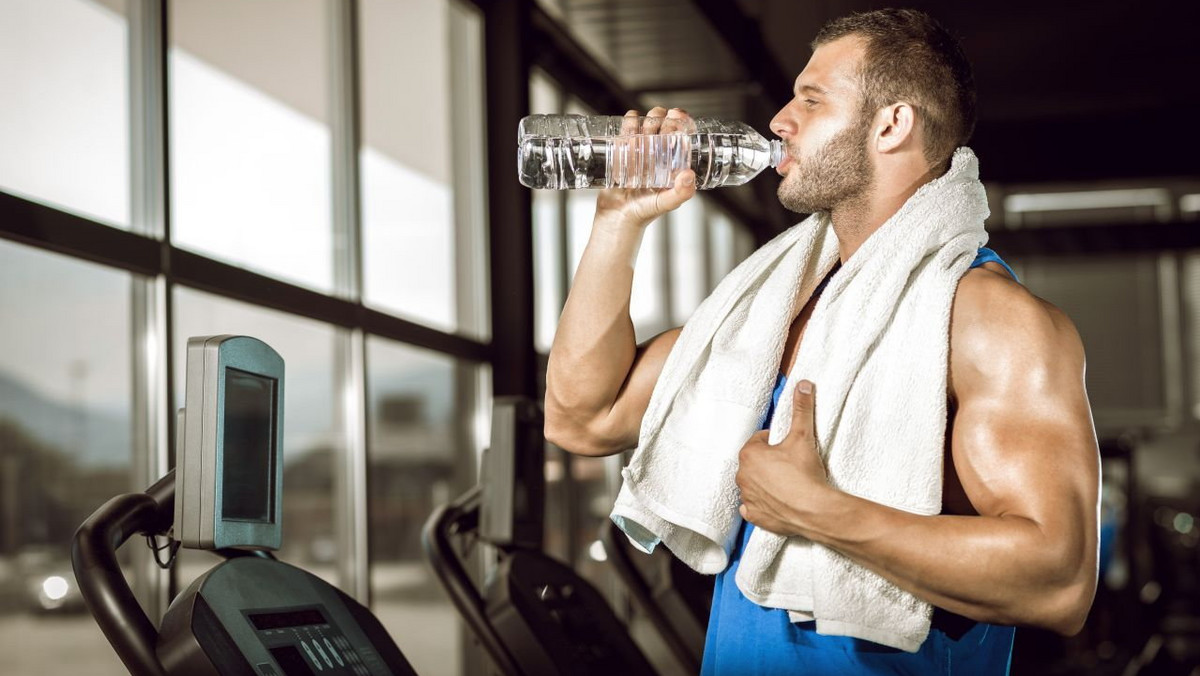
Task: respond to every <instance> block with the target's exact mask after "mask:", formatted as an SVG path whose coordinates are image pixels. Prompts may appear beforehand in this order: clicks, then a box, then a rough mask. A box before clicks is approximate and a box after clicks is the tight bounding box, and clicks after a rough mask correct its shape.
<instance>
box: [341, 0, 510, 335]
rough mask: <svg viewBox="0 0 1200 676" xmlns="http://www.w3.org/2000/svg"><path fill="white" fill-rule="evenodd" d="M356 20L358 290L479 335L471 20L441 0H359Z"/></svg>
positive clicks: (484, 329) (475, 65)
mask: <svg viewBox="0 0 1200 676" xmlns="http://www.w3.org/2000/svg"><path fill="white" fill-rule="evenodd" d="M358 25H359V27H360V35H359V61H360V64H361V73H362V76H361V83H362V84H361V96H362V145H361V147H360V149H359V154H358V155H359V167H360V171H361V174H362V190H361V195H362V199H361V204H362V225H363V228H362V237H363V293H364V298H365V300H366V302H367V303H369V304H371V305H374V306H378V307H380V308H384V309H386V310H389V311H392V312H395V313H397V314H400V315H402V316H405V317H409V318H412V319H413V320H415V321H418V322H421V323H422V324H427V325H429V326H433V327H436V328H438V329H441V330H443V331H447V332H452V333H453V332H462V333H465V334H467V335H471V336H474V337H480V338H483V337H486V336H487V333H488V326H487V323H486V322H485V321H481V319H482V317H484V316H485V315H486V312H485V311H482V308H476V307H473V305H474V304H476V303H478V300H477V299H479V298H481V297H482V296H483V293H482V292H483V291H484V287H483V285H481V284H479V281H480V280H482V279H486V266H485V265H484V257H483V256H482V255H477V254H479V253H480V252H481V251H482V250H481V249H478V248H477V243H478V239H479V238H478V237H475V238H473V239H472V238H471V237H469V236H468V237H464V235H467V234H468V233H480V232H482V219H483V216H482V214H483V210H482V204H483V201H484V198H485V192H484V190H483V184H482V176H483V173H482V172H483V168H484V166H485V162H484V160H485V152H484V143H483V117H482V111H483V104H482V95H483V86H482V76H481V69H482V57H481V49H482V22H481V20H480V18H479V16H478V13H477V12H475V11H474V10H471V9H468V8H466V7H464V6H462V5H460V4H459V3H455V2H447V0H404V1H403V2H396V0H365V1H364V2H361V3H359V21H358ZM418 101H419V103H417V102H418ZM472 259H473V260H472ZM464 260H472V262H473V265H471V266H462V265H456V261H464ZM464 287H465V288H464Z"/></svg>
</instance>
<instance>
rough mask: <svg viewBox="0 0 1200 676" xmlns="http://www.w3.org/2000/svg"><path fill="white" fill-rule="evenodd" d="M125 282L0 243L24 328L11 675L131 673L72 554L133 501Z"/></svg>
mask: <svg viewBox="0 0 1200 676" xmlns="http://www.w3.org/2000/svg"><path fill="white" fill-rule="evenodd" d="M130 282H131V280H130V276H129V275H128V274H127V273H124V272H118V271H114V270H111V269H108V268H104V267H100V266H97V265H93V264H91V263H84V262H81V261H77V260H72V259H70V258H66V257H63V256H59V255H57V254H49V253H45V252H42V251H38V250H36V249H31V248H27V247H24V246H20V245H16V244H11V243H8V242H5V241H0V317H4V322H5V326H8V327H20V328H19V330H7V331H4V332H3V333H2V334H0V673H3V674H47V673H62V674H83V673H86V674H114V675H116V674H124V673H126V671H125V669H124V667H123V666H122V664H121V662H120V660H119V659H118V658H117V654H116V653H115V652H114V651H113V649H112V648H111V647H110V646H109V644H108V641H106V640H105V639H104V636H103V634H101V633H100V631H99V630H98V629H97V627H96V623H95V622H94V621H93V620H92V617H91V615H89V614H88V613H87V612H85V609H84V607H83V599H82V597H81V596H80V595H79V591H78V588H77V587H76V584H75V575H74V573H73V572H72V568H71V551H70V547H71V539H72V536H73V535H74V533H75V529H76V528H78V527H79V525H80V524H81V523H83V520H84V519H85V518H87V517H88V516H89V515H90V514H91V513H92V512H93V511H95V510H96V508H98V507H99V506H100V505H102V504H104V503H105V502H106V501H108V500H109V499H110V498H112V497H113V496H115V495H118V494H120V493H126V492H129V491H130V490H132V489H133V486H132V485H131V482H132V468H131V461H132V450H131V444H132V437H131V431H132V430H131V425H132V422H131V420H132V417H131V413H132V398H133V388H132V385H133V384H132V382H131V375H130V374H131V373H132V362H131V353H132V338H131V336H130V297H131V283H130ZM136 544H140V543H136ZM121 551H122V557H121V558H122V559H125V558H126V556H125V555H127V554H128V548H126V549H123V550H121ZM126 570H127V571H128V568H127V569H126Z"/></svg>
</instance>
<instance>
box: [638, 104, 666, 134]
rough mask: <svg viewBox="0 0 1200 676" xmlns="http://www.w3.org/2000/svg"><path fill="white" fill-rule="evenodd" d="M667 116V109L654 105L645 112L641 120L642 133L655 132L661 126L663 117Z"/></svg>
mask: <svg viewBox="0 0 1200 676" xmlns="http://www.w3.org/2000/svg"><path fill="white" fill-rule="evenodd" d="M666 116H667V109H666V108H663V107H662V106H655V107H654V108H651V109H650V111H649V112H648V113H646V117H645V119H644V120H643V121H642V133H643V134H657V133H658V130H659V129H661V128H662V123H663V118H665V117H666Z"/></svg>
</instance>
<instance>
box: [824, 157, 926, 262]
mask: <svg viewBox="0 0 1200 676" xmlns="http://www.w3.org/2000/svg"><path fill="white" fill-rule="evenodd" d="M893 176H895V175H894V174H893ZM935 178H937V176H936V175H935V173H934V171H933V170H932V169H929V170H927V171H925V172H924V173H922V174H919V175H914V174H911V173H910V174H908V175H906V176H897V177H896V178H894V179H892V180H877V181H876V182H875V183H874V184H873V185H872V186H871V187H870V188H868V189H867V190H866V191H865V192H864V193H863V194H862V195H859V196H857V197H855V198H852V199H849V200H846V201H845V202H843V203H841V204H839V205H837V206H835V207H834V208H833V209H832V210H831V211H830V213H829V217H830V220H831V221H832V222H833V232H834V233H835V234H836V235H837V238H838V250H839V253H840V254H841V262H843V263H845V262H846V261H848V260H850V257H851V256H853V255H854V252H856V251H858V249H859V247H861V246H862V245H863V243H864V242H866V241H867V240H868V239H869V238H870V237H871V235H873V234H875V231H876V230H878V229H879V228H880V226H882V225H883V224H884V223H886V222H887V220H888V219H889V218H891V217H892V216H893V215H895V213H896V212H897V211H899V210H900V207H902V206H904V203H905V202H907V201H908V199H909V198H910V197H912V196H913V194H914V193H916V192H917V189H918V188H920V187H921V186H923V185H925V184H926V183H928V182H930V181H932V180H933V179H935Z"/></svg>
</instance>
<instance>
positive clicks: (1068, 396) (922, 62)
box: [545, 10, 1099, 674]
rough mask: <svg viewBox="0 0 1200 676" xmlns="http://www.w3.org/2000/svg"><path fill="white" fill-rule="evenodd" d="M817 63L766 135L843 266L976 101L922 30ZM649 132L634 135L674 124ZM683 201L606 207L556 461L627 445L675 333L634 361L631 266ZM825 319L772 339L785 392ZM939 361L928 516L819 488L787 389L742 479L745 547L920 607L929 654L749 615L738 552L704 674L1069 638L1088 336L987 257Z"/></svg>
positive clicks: (902, 18) (551, 431) (1077, 585)
mask: <svg viewBox="0 0 1200 676" xmlns="http://www.w3.org/2000/svg"><path fill="white" fill-rule="evenodd" d="M813 47H814V52H813V56H812V58H811V59H810V61H809V62H808V64H807V66H806V68H805V69H804V71H803V72H802V73H800V75H799V77H797V79H796V81H795V91H794V93H795V97H794V98H793V99H792V100H791V101H790V102H789V103H788V104H787V105H786V106H785V107H784V108H783V109H782V110H780V111H779V113H778V114H777V115H776V116H775V118H774V119H773V120H772V122H771V131H772V132H774V133H775V134H777V135H778V136H779V137H780V138H781V139H783V141H784V143H785V145H786V147H787V150H788V158H789V159H788V160H786V161H785V162H784V163H783V164H782V165H780V166H779V167H778V171H779V172H780V173H781V174H782V175H783V176H784V178H783V181H782V183H781V185H780V188H779V198H780V201H781V202H782V203H783V204H784V206H786V207H787V208H789V209H791V210H792V211H796V212H800V213H812V212H815V211H827V212H829V214H830V216H831V219H832V223H833V229H834V231H835V232H836V234H837V236H838V240H839V249H840V258H841V261H843V262H844V261H846V260H848V259H849V258H850V257H851V256H853V255H855V252H856V251H858V249H859V248H860V246H861V245H862V244H863V242H865V241H866V240H867V239H868V238H869V237H870V236H871V235H872V233H873V232H875V230H877V229H878V228H879V227H880V226H881V225H882V224H883V223H884V222H885V221H887V220H888V218H889V217H890V216H892V215H893V214H895V213H896V212H897V211H898V210H899V209H900V207H901V206H902V205H904V203H905V202H906V200H908V199H909V198H910V197H911V196H912V195H913V194H914V193H915V192H916V190H917V189H918V188H919V187H920V186H922V185H923V184H925V183H928V182H929V181H931V180H933V179H935V178H937V177H938V176H940V175H942V174H943V173H944V172H945V171H946V170H947V168H948V166H949V161H950V157H951V155H952V153H953V151H954V149H955V148H956V147H957V146H959V145H964V144H965V143H966V141H967V139H968V138H969V136H970V133H971V130H972V128H973V125H974V91H973V83H972V79H971V73H970V66H969V64H968V63H967V62H966V60H965V58H964V57H963V55H962V52H961V48H960V47H959V46H958V44H957V43H956V42H955V41H954V40H953V38H951V37H950V36H949V35H948V34H947V33H946V32H945V31H944V29H942V28H941V27H940V26H938V25H937V24H936V23H935V22H934V21H933V20H932V19H930V18H929V17H927V16H925V15H923V14H921V13H919V12H914V11H908V10H900V11H897V10H883V11H879V12H871V13H867V14H860V15H853V16H850V17H846V18H843V19H839V20H835V21H833V22H831V23H830V24H828V25H827V26H826V27H825V28H823V29H822V31H821V32H820V33H819V34H818V36H817V38H816V40H815V41H814V43H813ZM636 114H637V113H636V111H630V113H629V115H636ZM648 115H649V117H650V118H651V120H650V121H649V122H647V125H646V128H644V129H643V132H645V133H655V132H658V131H669V130H670V129H671V128H672V126H673V125H675V124H678V123H679V121H680V120H683V119H684V118H685V117H686V113H684V112H683V111H680V110H670V111H665V110H663V109H661V108H655V109H653V110H651V111H650V112H649V114H648ZM985 161H986V158H985ZM693 183H694V177H693V176H692V175H690V173H685V174H684V175H681V176H680V177H679V179H678V180H677V181H676V183H675V185H674V187H673V188H671V189H666V190H607V191H604V192H602V193H601V194H600V196H599V198H598V201H597V208H596V216H595V222H594V225H593V228H592V232H591V236H590V239H589V241H588V244H587V248H586V250H585V251H584V254H583V257H582V260H581V261H580V263H579V267H578V270H577V272H576V275H575V281H574V284H573V287H572V288H571V292H570V295H569V297H568V299H567V302H566V306H565V308H564V310H563V314H562V318H561V320H560V324H559V328H558V332H557V335H556V336H555V339H554V344H553V347H552V349H551V352H550V359H549V367H548V371H547V375H546V403H545V407H546V437H547V438H548V439H549V440H551V441H552V442H554V443H556V444H558V445H559V446H561V447H563V448H565V449H567V450H568V451H572V452H575V453H579V454H584V455H593V456H598V455H609V454H613V453H617V452H620V451H623V450H626V449H629V448H631V447H633V446H634V445H636V443H637V440H638V433H639V428H640V426H641V423H642V418H643V416H644V414H645V412H646V407H647V403H648V402H649V400H650V395H651V392H652V391H653V389H654V386H655V383H656V382H657V379H658V377H659V374H660V373H661V371H662V367H663V362H664V360H665V359H666V356H667V354H668V353H669V352H670V351H671V349H672V347H673V345H674V344H675V341H676V339H677V337H678V336H679V331H680V329H673V330H670V331H667V332H665V333H662V334H660V335H658V336H655V337H654V338H652V339H650V340H649V341H647V342H646V343H645V344H643V345H640V346H639V345H636V343H635V340H634V332H633V326H632V322H631V320H630V317H629V302H630V291H631V286H632V279H633V270H634V261H635V258H636V255H637V251H638V248H639V244H640V242H641V238H642V235H643V234H644V232H645V229H646V227H647V226H648V225H649V224H650V223H651V222H652V221H653V220H654V219H655V218H657V217H658V216H660V215H662V214H663V213H666V212H668V211H670V210H672V209H675V208H676V207H678V206H679V205H680V204H682V203H683V202H684V201H686V200H688V199H690V198H691V197H692V196H693V195H694V194H695V188H694V185H693ZM816 299H817V295H816V294H814V295H813V297H812V299H811V300H809V302H808V303H807V304H806V305H805V306H804V307H803V308H802V309H801V310H800V311H799V313H798V315H797V316H796V318H795V320H794V321H793V323H792V324H791V327H790V330H789V332H788V334H787V335H780V336H763V340H779V341H785V347H784V351H783V358H782V360H783V363H782V364H780V371H781V372H782V373H789V372H790V366H791V363H792V361H793V360H794V359H795V358H796V354H797V352H798V350H799V346H800V344H801V342H802V341H803V340H804V332H805V326H806V324H807V321H808V319H809V317H810V315H811V313H812V309H813V307H814V305H815V303H816ZM949 362H950V363H949V375H948V383H947V391H946V397H947V398H948V402H949V409H948V410H949V415H948V420H947V421H946V425H947V429H946V448H945V462H944V468H945V469H944V478H943V481H944V490H943V495H944V498H943V509H942V513H941V514H938V515H933V516H925V515H917V514H912V513H909V512H905V511H901V510H897V509H893V508H890V507H887V506H884V505H880V504H877V503H874V502H871V501H868V500H865V499H862V498H859V497H856V496H853V495H850V494H848V493H844V492H841V491H839V490H837V489H836V488H834V487H832V486H831V485H830V484H829V483H828V482H827V480H826V475H825V469H824V467H823V465H822V462H821V459H820V455H819V454H818V452H817V449H816V447H815V443H814V437H815V435H814V434H813V407H814V401H815V398H817V397H820V396H821V393H820V388H819V383H817V384H815V385H816V387H814V386H813V384H812V383H807V382H803V383H799V385H800V387H799V388H798V390H797V396H796V398H795V402H796V403H795V406H794V410H793V411H786V412H780V413H779V414H781V415H792V416H793V423H792V426H791V431H790V433H789V434H788V436H787V437H786V439H784V440H783V441H782V442H781V443H779V444H777V445H768V443H767V436H766V432H765V431H764V432H760V433H758V434H755V435H754V436H752V437H751V438H750V439H748V440H747V441H746V443H745V446H744V447H743V448H742V450H741V454H740V456H739V470H738V474H737V484H738V487H739V488H740V490H741V501H742V506H741V508H740V512H741V515H742V517H743V518H744V519H745V521H746V522H748V523H749V524H751V525H748V526H744V532H743V537H742V538H740V543H741V544H740V545H739V547H744V545H745V542H746V540H747V538H746V535H747V534H746V532H745V531H749V530H750V529H752V528H754V527H757V528H763V529H766V530H768V531H771V532H774V533H778V534H782V535H800V536H803V537H805V538H808V539H810V540H812V541H814V542H816V543H819V544H821V545H824V546H826V547H829V548H831V549H833V550H836V551H837V552H840V553H842V554H844V555H845V556H847V557H849V558H850V559H852V560H853V561H855V562H857V563H859V564H861V565H862V566H864V567H866V568H868V569H869V570H871V571H874V572H875V573H877V574H879V575H880V576H882V577H883V578H885V579H887V580H888V581H890V582H892V583H893V584H895V585H897V586H898V587H900V588H901V589H903V590H905V591H908V592H910V593H912V594H913V595H915V596H917V597H918V598H920V599H922V600H924V601H927V602H928V603H930V604H932V605H933V606H934V607H935V608H936V609H937V610H936V611H935V613H934V622H933V629H932V630H931V631H930V633H929V637H928V639H926V641H925V643H924V644H923V645H922V646H921V648H920V650H919V651H918V652H916V653H906V652H901V651H896V650H893V649H888V648H886V647H883V646H879V645H876V644H871V643H869V642H867V641H863V640H859V639H852V638H847V637H840V636H825V635H821V634H817V633H816V632H815V630H814V628H813V625H812V623H796V624H793V623H791V622H789V621H788V617H787V613H786V612H785V611H783V610H778V609H767V608H762V607H759V606H756V605H754V604H752V603H750V602H749V601H748V600H747V599H745V598H744V597H743V596H742V595H741V593H740V591H739V590H738V589H737V587H736V585H735V584H734V583H733V578H732V571H733V569H734V568H736V566H737V559H738V554H739V548H735V550H734V552H733V555H732V557H731V564H730V568H729V570H727V571H726V572H725V573H723V574H722V575H721V576H720V577H719V578H718V582H717V589H716V595H715V598H714V604H713V610H712V616H711V620H710V626H709V631H708V638H707V641H706V646H705V656H704V671H705V673H728V674H738V673H806V674H808V673H830V674H834V673H901V672H903V673H935V672H937V673H952V672H951V669H953V673H971V674H991V673H1000V674H1002V673H1006V672H1007V663H1008V658H1009V654H1010V652H1011V646H1012V637H1013V630H1012V629H1011V627H1013V626H1015V625H1028V626H1034V627H1041V628H1045V629H1050V630H1053V631H1056V632H1059V633H1061V634H1064V635H1069V634H1073V633H1076V632H1078V631H1079V630H1080V628H1081V627H1082V625H1083V622H1084V619H1085V618H1086V616H1087V612H1088V609H1089V608H1090V606H1091V601H1092V596H1093V593H1094V591H1095V586H1096V576H1097V540H1098V526H1097V516H1098V514H1097V513H1098V493H1099V459H1098V452H1097V447H1096V440H1095V432H1094V428H1093V424H1092V420H1091V414H1090V408H1089V405H1088V400H1087V393H1086V392H1085V390H1084V353H1083V346H1082V344H1081V342H1080V339H1079V336H1078V334H1077V332H1076V330H1075V328H1074V326H1073V324H1072V323H1071V321H1070V320H1069V319H1068V318H1067V317H1066V316H1065V315H1064V314H1063V313H1062V312H1061V311H1060V310H1058V309H1057V308H1055V307H1054V306H1052V305H1051V304H1049V303H1047V302H1045V301H1043V300H1041V299H1039V298H1037V297H1036V296H1034V295H1032V294H1031V293H1029V292H1028V291H1027V290H1026V289H1025V288H1024V287H1023V286H1021V285H1020V284H1019V283H1018V282H1017V281H1015V279H1014V278H1013V276H1012V275H1011V271H1010V270H1009V269H1008V268H1007V266H1006V265H1004V264H1003V263H1002V262H999V261H998V258H997V257H996V256H995V255H994V254H991V253H990V252H989V251H987V250H981V255H980V257H979V258H978V259H977V260H976V265H974V266H972V268H971V269H970V270H969V271H968V272H967V273H966V274H965V275H964V276H963V277H962V279H961V281H960V282H959V285H958V288H957V292H956V295H955V297H954V302H953V307H952V313H951V319H950V356H949ZM777 393H778V392H777ZM771 414H774V412H773V411H772V412H770V413H769V414H768V416H770V415H771ZM768 422H769V417H768ZM764 428H765V426H764ZM897 452H902V450H901V449H897Z"/></svg>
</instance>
